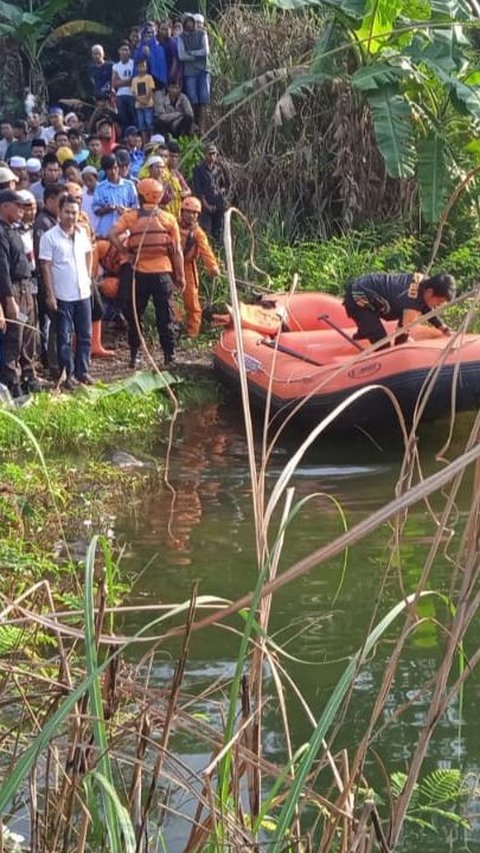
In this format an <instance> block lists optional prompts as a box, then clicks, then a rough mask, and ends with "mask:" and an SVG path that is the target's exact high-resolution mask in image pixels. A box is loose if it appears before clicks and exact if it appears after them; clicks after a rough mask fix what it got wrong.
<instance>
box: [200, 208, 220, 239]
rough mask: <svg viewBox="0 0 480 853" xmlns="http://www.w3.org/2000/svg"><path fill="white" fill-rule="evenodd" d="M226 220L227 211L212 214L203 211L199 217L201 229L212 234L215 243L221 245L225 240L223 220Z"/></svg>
mask: <svg viewBox="0 0 480 853" xmlns="http://www.w3.org/2000/svg"><path fill="white" fill-rule="evenodd" d="M224 219H225V211H224V210H223V209H222V210H214V211H212V212H211V213H210V212H209V211H207V210H202V212H201V214H200V217H199V220H198V221H199V225H200V228H203V230H204V231H206V232H207V234H210V236H211V237H212V239H213V240H215V243H221V242H222V240H223V220H224Z"/></svg>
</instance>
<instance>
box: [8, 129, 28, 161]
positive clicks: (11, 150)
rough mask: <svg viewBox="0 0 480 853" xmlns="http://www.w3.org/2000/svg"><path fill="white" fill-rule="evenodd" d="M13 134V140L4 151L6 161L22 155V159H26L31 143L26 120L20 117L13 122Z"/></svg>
mask: <svg viewBox="0 0 480 853" xmlns="http://www.w3.org/2000/svg"><path fill="white" fill-rule="evenodd" d="M13 136H14V139H13V142H10V144H9V145H8V147H7V150H6V152H5V159H6V161H7V163H8V162H9V161H10V160H11V159H12V157H23V158H24V160H27V158H28V157H30V153H31V150H32V143H31V142H30V140H29V138H28V124H27V122H26V121H24V120H23V119H21V118H20V119H17V121H14V122H13Z"/></svg>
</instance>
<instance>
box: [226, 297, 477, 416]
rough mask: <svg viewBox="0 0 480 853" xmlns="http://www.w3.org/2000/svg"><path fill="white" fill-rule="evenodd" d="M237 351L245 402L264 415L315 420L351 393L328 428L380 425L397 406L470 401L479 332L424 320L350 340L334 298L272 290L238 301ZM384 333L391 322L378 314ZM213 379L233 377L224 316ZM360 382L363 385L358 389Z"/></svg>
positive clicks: (453, 406) (460, 406)
mask: <svg viewBox="0 0 480 853" xmlns="http://www.w3.org/2000/svg"><path fill="white" fill-rule="evenodd" d="M241 317H242V331H241V335H242V343H243V360H244V365H245V369H246V375H247V381H248V388H249V394H250V397H251V399H252V401H253V403H255V404H257V405H259V406H261V407H265V405H266V401H267V397H268V396H269V395H270V403H269V406H270V409H269V411H270V413H271V417H272V416H274V415H276V416H284V417H285V416H287V415H291V414H293V415H294V416H295V418H301V419H303V420H305V421H308V422H309V423H310V424H312V423H315V424H316V423H319V422H320V421H321V420H323V419H324V418H325V417H327V416H328V415H331V414H332V412H333V411H334V410H335V409H336V407H337V406H339V405H340V404H342V403H344V402H345V401H346V400H347V398H351V397H352V395H355V392H359V393H358V394H357V395H356V399H354V401H353V402H352V403H351V404H348V405H346V406H345V407H344V409H343V411H342V412H341V413H340V414H339V416H338V417H336V418H335V421H334V423H333V427H334V428H335V429H351V428H353V427H355V426H357V427H360V428H365V429H369V428H372V427H377V428H378V427H379V426H380V427H382V426H386V424H387V423H388V422H389V421H391V420H392V418H393V419H397V421H398V413H396V411H395V404H394V403H393V402H392V398H391V395H393V396H394V397H395V400H396V401H397V402H398V405H399V407H400V409H401V412H402V413H403V416H404V418H405V420H406V422H407V424H411V423H412V422H413V421H414V419H415V420H416V419H417V418H421V419H422V420H432V419H436V418H441V417H445V416H449V415H450V414H451V413H452V412H457V411H465V410H470V409H477V408H478V407H479V405H480V335H473V334H465V333H454V334H452V336H451V337H445V335H443V334H442V333H441V332H439V331H438V330H437V329H435V328H434V327H433V326H431V325H428V324H427V323H421V324H417V325H414V326H412V328H411V330H410V335H409V340H408V341H407V342H406V343H403V344H399V345H397V346H394V345H391V346H390V347H388V348H386V349H378V348H377V349H372V346H371V344H370V343H369V342H368V341H356V340H354V339H353V333H354V332H355V330H356V327H355V324H354V323H353V321H352V320H351V319H350V318H349V317H348V316H347V314H346V312H345V309H344V307H343V304H342V302H341V301H340V299H337V298H336V297H334V296H332V295H330V294H326V293H299V294H296V295H286V294H278V295H277V294H275V295H274V296H272V297H269V298H268V300H267V299H264V300H263V301H262V302H260V303H259V304H256V305H245V304H242V305H241ZM385 327H386V329H387V331H388V334H393V333H394V331H395V329H396V327H397V324H396V323H392V322H390V323H388V322H386V323H385ZM214 367H215V369H216V371H217V372H218V374H219V375H220V377H221V378H222V380H223V381H224V382H226V383H227V384H228V385H231V386H233V387H235V388H239V386H240V377H239V343H238V341H237V339H236V334H235V330H234V328H233V322H229V323H228V325H226V327H225V329H224V331H223V332H222V333H221V336H220V339H219V341H218V343H217V344H216V346H215V348H214ZM367 389H368V390H367Z"/></svg>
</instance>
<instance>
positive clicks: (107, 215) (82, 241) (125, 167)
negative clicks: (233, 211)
mask: <svg viewBox="0 0 480 853" xmlns="http://www.w3.org/2000/svg"><path fill="white" fill-rule="evenodd" d="M208 54H209V49H208V37H207V33H206V29H205V25H204V20H203V17H202V16H201V15H199V14H198V15H191V14H186V15H184V16H183V19H182V21H174V22H173V23H171V22H168V21H164V22H161V23H158V24H155V23H152V22H147V23H146V24H145V25H144V26H142V27H138V28H137V27H135V28H133V29H132V31H131V33H130V35H129V39H128V40H125V41H124V42H122V43H121V44H120V46H119V48H118V62H115V63H114V62H112V61H109V60H107V59H106V57H105V51H104V49H103V47H102V46H101V45H98V44H97V45H94V46H93V47H92V49H91V66H90V79H91V84H92V96H93V99H94V101H95V107H94V109H93V113H92V114H91V115H90V116H85V115H84V114H83V112H82V110H80V109H77V112H72V111H71V112H67V111H66V110H65V109H64V107H63V106H62V102H60V104H58V105H57V104H52V105H51V106H50V107H49V108H48V110H46V114H45V115H44V114H43V113H42V111H41V110H40V109H35V108H33V109H30V110H29V114H28V115H27V116H26V117H19V118H15V119H14V120H12V119H10V118H9V117H6V116H5V117H4V118H3V120H2V121H1V123H0V135H1V139H0V332H1V333H2V334H1V336H0V338H1V345H2V356H1V365H0V367H1V380H2V382H3V384H4V385H6V386H7V387H8V389H9V391H10V393H11V395H12V396H13V397H19V396H21V395H23V394H25V393H29V392H36V391H41V390H44V389H45V388H48V387H50V385H51V383H52V382H55V383H56V384H58V383H62V385H63V387H65V388H66V389H72V388H74V387H75V386H76V385H77V384H78V383H84V384H91V383H92V382H93V379H92V377H91V374H90V358H91V357H92V356H100V357H105V358H108V357H109V356H111V355H113V351H111V350H107V349H105V348H104V346H103V344H102V337H101V335H102V318H103V316H104V310H105V300H106V301H107V304H108V305H109V307H110V309H111V310H113V312H114V313H115V312H117V314H118V316H119V317H121V318H122V319H123V320H124V321H125V322H126V324H127V327H128V343H129V346H130V365H131V367H132V369H134V368H136V367H137V366H138V363H139V358H138V356H139V349H140V344H141V335H142V317H143V315H144V312H145V309H146V306H147V303H148V301H149V300H150V298H151V299H152V301H153V303H154V307H155V317H156V325H157V330H158V336H159V340H160V345H161V348H162V350H163V356H164V363H165V364H166V365H171V364H172V362H173V361H174V358H175V344H176V335H177V326H178V315H177V313H176V311H177V309H176V308H175V301H174V299H173V295H174V290H175V288H177V290H178V291H179V292H180V293H181V294H182V297H183V303H184V312H185V327H186V331H187V333H188V334H189V335H191V336H196V335H198V334H199V331H200V325H201V320H202V307H201V301H200V296H199V272H198V266H197V263H198V261H199V260H200V261H202V262H203V265H204V267H205V269H206V272H207V273H208V274H209V275H211V276H212V277H214V278H215V277H216V276H218V275H219V261H218V259H217V257H216V254H215V251H214V248H213V247H212V244H215V243H218V242H219V241H220V240H221V238H222V230H223V217H224V210H225V206H226V194H227V190H228V186H227V180H226V176H225V172H224V170H223V168H222V166H221V164H220V162H219V156H218V155H219V152H218V149H217V147H216V145H215V144H213V143H208V144H206V145H205V150H204V159H203V161H202V162H201V163H199V164H198V165H197V166H196V167H195V169H194V171H193V178H192V180H191V182H190V184H189V182H188V181H187V180H186V179H185V177H184V175H183V174H182V171H181V163H180V154H181V149H180V145H179V142H178V137H180V136H182V137H183V136H188V135H190V134H193V133H200V134H202V133H203V132H204V130H205V120H206V112H205V110H206V107H207V105H208V103H209V100H210V74H209V70H208ZM40 365H41V366H42V367H43V371H41V370H39V367H40ZM40 374H43V375H40Z"/></svg>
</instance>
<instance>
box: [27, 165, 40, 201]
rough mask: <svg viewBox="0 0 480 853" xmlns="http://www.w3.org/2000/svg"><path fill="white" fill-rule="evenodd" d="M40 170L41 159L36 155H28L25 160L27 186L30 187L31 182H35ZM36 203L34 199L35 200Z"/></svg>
mask: <svg viewBox="0 0 480 853" xmlns="http://www.w3.org/2000/svg"><path fill="white" fill-rule="evenodd" d="M41 171H42V164H41V161H40V160H39V159H38V158H37V157H29V158H28V160H27V176H28V184H29V186H28V188H29V189H30V187H31V185H32V184H35V183H36V182H37V181H38V179H39V177H40V172H41ZM35 205H36V201H35Z"/></svg>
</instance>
